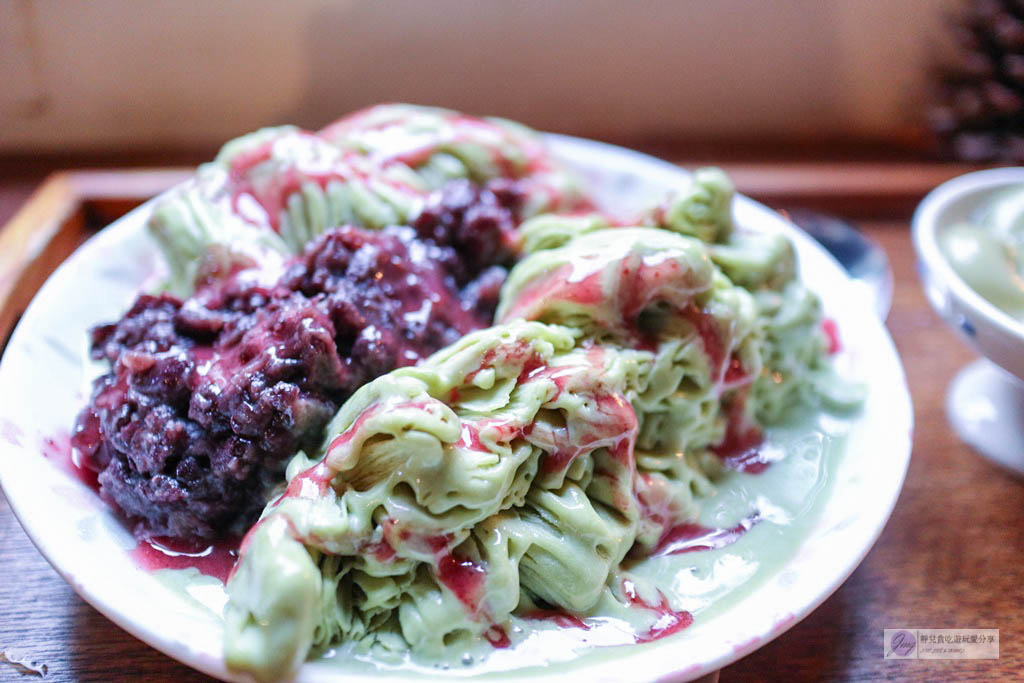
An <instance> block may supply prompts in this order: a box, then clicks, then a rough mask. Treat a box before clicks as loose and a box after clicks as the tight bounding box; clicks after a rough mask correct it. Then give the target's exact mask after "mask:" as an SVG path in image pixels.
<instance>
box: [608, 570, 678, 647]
mask: <svg viewBox="0 0 1024 683" xmlns="http://www.w3.org/2000/svg"><path fill="white" fill-rule="evenodd" d="M622 594H623V595H624V596H625V597H626V600H628V601H629V604H630V605H633V606H634V607H641V608H643V609H648V610H651V611H652V612H654V613H655V614H657V615H658V620H657V621H655V622H654V625H652V626H651V628H650V629H648V631H647V633H637V634H636V635H635V636H633V639H634V640H635V641H636V642H637V643H649V642H651V641H652V640H658V639H659V638H664V637H665V636H670V635H672V634H673V633H678V632H679V631H682V630H683V629H684V628H686V627H687V626H689V625H690V624H692V623H693V615H692V614H690V613H689V612H687V611H685V610H674V609H672V608H671V607H670V606H669V604H668V600H667V599H666V598H665V596H664V595H662V594H661V592H660V591H659V593H658V596H659V597H660V598H661V601H660V602H658V604H656V605H652V604H651V603H649V602H646V601H644V599H643V598H641V597H640V596H639V595H638V594H637V592H636V586H635V585H634V584H633V582H632V581H630V580H629V579H625V580H623V582H622Z"/></svg>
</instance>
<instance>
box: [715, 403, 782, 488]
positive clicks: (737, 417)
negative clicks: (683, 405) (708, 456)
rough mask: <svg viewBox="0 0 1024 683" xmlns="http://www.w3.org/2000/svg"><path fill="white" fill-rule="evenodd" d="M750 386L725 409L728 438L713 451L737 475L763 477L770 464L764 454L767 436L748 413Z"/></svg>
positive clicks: (726, 436) (726, 434) (726, 435)
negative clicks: (759, 475) (760, 475)
mask: <svg viewBox="0 0 1024 683" xmlns="http://www.w3.org/2000/svg"><path fill="white" fill-rule="evenodd" d="M749 393H750V387H749V385H748V386H745V387H741V388H740V389H739V390H737V392H736V394H735V395H734V396H733V397H732V400H731V401H730V403H729V407H728V408H727V409H726V423H725V437H724V438H723V439H722V441H721V443H719V444H717V445H715V446H712V447H711V452H713V453H714V454H715V455H717V456H718V457H720V458H721V459H722V462H723V463H724V464H725V466H726V467H727V468H729V469H731V470H735V471H737V472H746V473H747V474H760V473H761V472H764V471H765V469H767V468H768V465H770V464H771V461H770V460H768V459H766V458H765V456H764V453H763V452H762V451H761V446H762V445H763V444H764V433H763V432H762V431H761V428H760V427H758V426H757V425H756V424H754V423H753V422H752V421H751V420H750V419H749V418H748V417H747V414H746V408H747V395H748V394H749Z"/></svg>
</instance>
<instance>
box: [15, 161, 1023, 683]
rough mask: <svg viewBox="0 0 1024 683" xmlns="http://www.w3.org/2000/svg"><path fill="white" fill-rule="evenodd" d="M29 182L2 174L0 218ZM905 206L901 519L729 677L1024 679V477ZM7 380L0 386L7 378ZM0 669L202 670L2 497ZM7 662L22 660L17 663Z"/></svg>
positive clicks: (896, 219)
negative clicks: (1012, 471)
mask: <svg viewBox="0 0 1024 683" xmlns="http://www.w3.org/2000/svg"><path fill="white" fill-rule="evenodd" d="M32 185H33V183H31V182H28V181H26V180H25V179H24V178H18V177H14V178H11V179H6V178H0V224H3V223H4V222H6V220H7V219H8V218H9V217H10V215H11V214H12V213H13V211H14V210H15V209H16V208H17V206H18V204H19V203H20V202H21V201H23V200H24V199H25V198H26V197H27V196H28V193H29V191H30V190H31V188H32ZM908 219H909V212H908V210H907V209H903V210H897V211H896V212H895V213H893V214H892V215H891V216H890V217H889V218H887V219H885V220H877V219H876V220H871V221H862V222H861V226H862V227H863V228H864V229H865V231H866V232H867V234H869V235H870V236H871V237H873V238H875V239H876V240H878V241H879V242H880V243H881V244H882V246H883V247H884V248H885V249H886V251H887V252H888V254H889V257H890V259H891V261H892V263H893V267H894V270H895V275H896V290H895V300H894V303H893V309H892V313H891V314H890V316H889V320H888V326H889V329H890V331H891V333H892V335H893V337H894V339H895V341H896V345H897V347H898V348H899V351H900V355H901V356H902V358H903V362H904V367H905V369H906V372H907V378H908V381H909V384H910V390H911V393H912V395H913V400H914V413H915V422H916V429H915V436H914V455H913V458H912V461H911V465H910V471H909V473H908V475H907V480H906V484H905V486H904V489H903V493H902V495H901V497H900V500H899V503H898V504H897V506H896V510H895V512H894V513H893V516H892V519H891V520H890V522H889V524H888V526H887V527H886V529H885V531H884V533H883V534H882V536H881V538H880V539H879V541H878V543H877V544H876V546H875V547H874V549H873V550H872V551H871V553H870V554H869V555H868V557H867V559H866V560H865V561H864V563H863V564H862V565H861V566H860V567H859V568H858V569H857V570H856V571H855V572H854V573H853V575H852V576H851V577H850V578H849V579H848V580H847V581H846V583H845V584H844V585H843V586H842V587H841V588H840V589H839V590H838V591H837V592H836V593H835V594H834V595H833V596H832V597H831V598H829V599H828V600H827V601H826V602H825V603H824V604H823V605H822V606H821V607H820V608H818V609H817V610H816V611H815V612H814V613H813V614H811V616H809V617H808V618H807V619H805V620H804V621H803V622H801V623H799V624H797V625H796V626H794V627H793V628H792V629H791V630H790V631H789V632H788V633H786V634H784V635H783V636H781V637H780V638H778V639H777V640H775V641H774V642H772V643H770V644H768V645H767V646H765V647H763V648H761V649H760V650H758V651H757V652H755V653H753V654H752V655H750V656H748V657H746V658H745V659H743V660H741V661H739V662H737V663H735V664H733V665H731V666H729V667H727V668H725V669H724V670H723V671H722V673H721V680H722V681H725V682H729V681H754V680H765V679H777V680H791V681H794V680H795V681H816V680H822V679H825V680H853V681H875V680H883V679H896V680H905V679H914V680H951V679H958V680H983V679H984V680H990V679H1011V678H1022V677H1024V588H1022V579H1024V562H1022V558H1024V481H1021V480H1019V479H1015V478H1013V477H1011V476H1009V475H1007V474H1006V473H1004V472H1003V471H1001V470H999V469H997V468H996V467H994V466H992V465H990V464H988V463H987V461H985V460H982V459H981V458H979V457H978V456H976V455H975V454H974V453H972V452H971V450H970V449H969V448H968V447H967V446H965V445H963V444H962V443H960V442H959V441H958V440H957V438H956V436H955V435H954V434H953V432H952V430H951V429H950V426H949V423H948V422H947V420H946V416H945V409H944V401H945V394H946V389H947V387H948V385H949V382H950V380H951V379H952V378H953V376H954V374H955V373H956V371H957V370H958V369H959V368H960V367H962V366H963V365H964V364H965V363H967V362H968V361H969V360H971V359H972V357H973V355H972V353H971V352H970V351H968V350H967V349H966V348H965V347H963V346H962V345H961V343H960V342H959V341H958V340H957V339H956V338H955V337H954V336H953V335H952V333H951V332H949V331H948V330H947V329H946V328H945V326H944V325H943V324H942V323H941V322H940V320H939V319H938V318H937V317H936V316H935V315H934V314H933V313H932V312H931V310H930V308H929V307H928V306H927V304H926V302H925V299H924V297H923V295H922V293H921V290H920V287H919V284H918V280H917V276H916V273H915V269H914V255H913V250H912V247H911V243H910V234H909V231H908V227H907V221H908ZM0 390H2V388H0ZM901 626H905V627H911V628H946V627H948V628H953V627H963V628H998V629H1000V631H1001V633H1000V638H1001V651H1000V659H999V660H996V661H946V662H943V661H925V660H921V661H916V660H907V661H886V660H883V659H882V643H881V641H882V629H883V628H888V627H901ZM0 653H2V654H0V680H4V681H6V680H32V679H33V678H36V677H38V674H37V673H34V672H33V671H32V669H36V670H37V671H39V672H41V671H42V670H43V667H45V671H46V674H45V678H43V679H42V680H57V681H65V680H95V681H106V680H123V679H140V680H142V679H144V680H149V681H175V682H176V683H183V682H185V681H194V680H207V679H205V678H204V677H202V676H200V675H199V674H196V673H194V672H192V671H191V670H189V669H187V668H186V667H184V666H182V665H180V664H178V663H176V662H174V661H173V660H171V659H169V658H167V657H165V656H164V655H162V654H160V653H159V652H157V651H155V650H153V649H151V648H149V647H148V646H147V645H145V644H143V643H142V642H140V641H138V640H136V639H134V638H132V637H131V636H129V635H127V634H126V633H124V632H123V631H121V630H120V629H119V628H118V627H116V626H114V625H113V624H112V623H110V622H109V621H107V620H106V619H105V618H104V617H103V616H102V615H100V614H99V613H98V612H96V611H95V610H94V609H92V608H91V607H89V606H88V605H87V604H85V603H84V602H83V601H82V600H81V599H80V598H78V597H77V596H76V595H75V593H74V592H73V591H72V590H71V588H70V587H68V586H67V585H66V584H65V583H64V582H63V581H62V580H61V579H60V577H59V576H58V575H57V573H56V572H55V571H54V570H53V569H52V568H51V567H50V566H49V565H48V564H47V563H46V561H45V560H44V559H43V558H42V557H41V556H40V555H39V553H38V552H37V551H36V550H35V548H34V547H33V545H32V543H31V542H30V541H29V540H28V538H27V537H26V536H25V534H24V532H23V531H22V530H21V527H20V526H19V524H18V522H17V521H16V519H15V518H14V516H13V514H12V513H11V511H10V508H9V507H8V505H7V501H6V499H4V498H3V497H2V495H0ZM6 660H18V661H21V662H24V663H25V664H27V667H26V666H22V665H19V664H15V663H10V662H8V661H6Z"/></svg>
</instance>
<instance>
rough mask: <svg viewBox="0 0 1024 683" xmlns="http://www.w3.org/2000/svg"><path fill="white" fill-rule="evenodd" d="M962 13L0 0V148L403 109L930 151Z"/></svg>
mask: <svg viewBox="0 0 1024 683" xmlns="http://www.w3.org/2000/svg"><path fill="white" fill-rule="evenodd" d="M961 4H962V3H959V2H956V0H771V1H768V2H758V1H756V0H715V1H713V2H708V1H706V0H649V1H646V2H639V3H636V2H620V1H617V0H560V1H558V2H553V1H541V0H521V1H518V2H497V1H492V2H475V1H471V0H433V1H432V2H421V1H419V0H394V1H390V2H372V1H370V0H330V1H329V0H293V1H292V2H288V3H280V2H268V1H265V0H259V1H253V2H241V1H239V2H208V1H206V0H178V1H176V2H164V3H158V2H128V1H127V0H93V1H91V2H64V1H61V0H3V1H2V2H0V83H2V84H3V87H2V88H0V120H2V122H3V125H2V126H0V155H4V156H6V157H8V158H12V157H18V158H22V157H33V158H36V157H38V156H39V155H97V154H104V155H105V154H119V153H126V152H131V153H154V154H158V153H163V152H173V154H174V156H175V157H176V158H178V159H188V158H191V157H192V156H195V157H197V158H204V157H205V156H208V155H209V154H210V153H212V151H214V150H215V149H216V148H217V147H218V146H219V145H220V144H221V143H223V142H224V141H226V140H227V139H229V138H231V137H234V136H237V135H239V134H241V133H245V132H247V131H249V130H252V129H254V128H257V127H260V126H265V125H271V124H278V123H296V124H299V125H302V126H305V127H311V128H317V127H320V126H322V125H324V124H325V123H327V122H329V121H331V120H333V119H334V118H337V117H338V116H340V115H342V114H344V113H347V112H349V111H352V110H354V109H357V108H360V107H364V106H366V105H369V104H372V103H376V102H382V101H399V100H400V101H410V102H416V103H422V104H438V105H444V106H448V107H452V108H456V109H461V110H464V111H467V112H470V113H474V114H498V115H502V116H506V117H510V118H513V119H517V120H520V121H523V122H525V123H527V124H529V125H531V126H534V127H536V128H540V129H544V130H552V131H559V132H565V133H572V134H576V135H583V136H588V137H594V138H599V139H604V140H609V141H613V142H618V143H624V144H629V145H633V146H640V147H647V148H651V147H653V146H658V145H671V146H673V148H674V149H679V148H681V147H682V148H684V149H688V150H690V151H691V156H702V155H703V156H715V155H731V154H741V153H743V152H742V150H749V149H752V148H753V149H755V150H757V154H760V155H766V154H767V155H784V156H785V155H788V154H801V153H802V154H805V155H817V154H822V153H825V154H831V155H839V156H843V155H853V156H858V155H859V156H886V155H893V154H913V153H928V149H929V148H928V135H927V127H926V121H927V113H928V105H929V78H930V73H931V71H930V69H931V65H933V64H934V63H935V62H936V61H937V60H938V59H939V58H942V57H943V55H946V54H948V53H949V52H950V51H951V49H952V48H951V40H952V39H951V34H950V31H949V30H948V27H947V26H946V24H948V23H949V22H948V19H949V15H950V11H951V9H953V8H955V7H959V6H960V5H961ZM737 150H740V151H739V152H737ZM801 150H802V151H801ZM823 150H824V151H823Z"/></svg>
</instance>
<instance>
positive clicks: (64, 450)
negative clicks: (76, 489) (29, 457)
mask: <svg viewBox="0 0 1024 683" xmlns="http://www.w3.org/2000/svg"><path fill="white" fill-rule="evenodd" d="M42 452H43V457H44V458H46V459H47V460H50V461H52V462H55V463H57V465H59V466H60V468H61V469H63V470H64V471H65V472H67V473H68V474H70V475H71V476H73V477H74V478H75V479H77V480H78V481H80V482H82V483H83V484H85V485H86V486H88V487H89V488H90V489H92V490H93V491H99V490H100V483H99V481H98V480H97V478H98V476H99V475H98V474H97V473H96V472H93V471H92V470H90V469H89V468H88V467H82V463H81V461H80V460H79V456H78V453H77V451H75V450H74V449H73V448H71V436H70V435H69V434H66V433H58V434H55V435H54V436H48V437H46V438H45V439H43V443H42Z"/></svg>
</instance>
